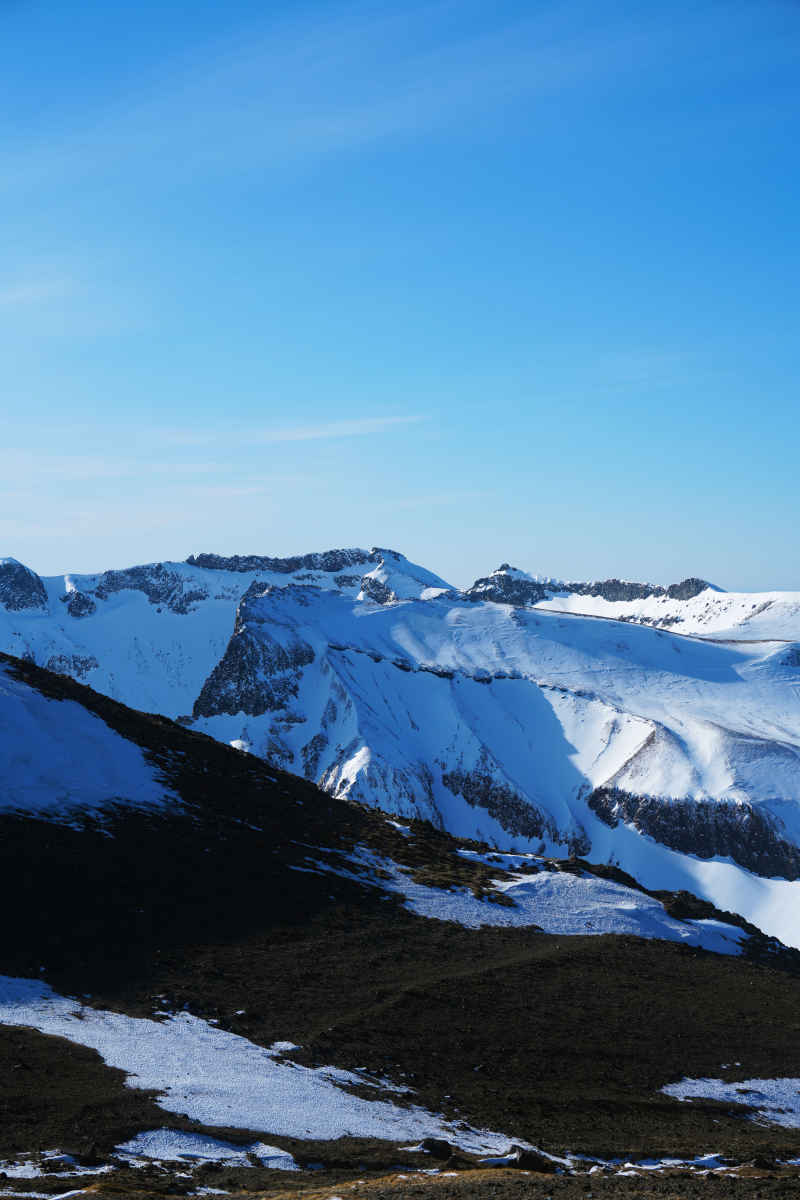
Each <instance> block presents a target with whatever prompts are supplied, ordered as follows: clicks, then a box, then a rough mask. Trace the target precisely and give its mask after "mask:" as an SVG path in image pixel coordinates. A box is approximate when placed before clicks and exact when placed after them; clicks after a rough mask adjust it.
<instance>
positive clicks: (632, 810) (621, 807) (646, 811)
mask: <svg viewBox="0 0 800 1200" xmlns="http://www.w3.org/2000/svg"><path fill="white" fill-rule="evenodd" d="M588 804H589V807H590V808H591V810H592V811H593V812H594V813H596V815H597V816H598V817H599V818H600V820H601V821H604V822H605V824H607V825H608V826H609V827H610V828H612V829H614V828H616V826H617V825H619V823H620V822H621V821H623V822H625V823H626V824H629V825H633V826H634V828H636V829H638V830H640V831H641V832H642V833H646V834H647V835H648V836H649V837H652V838H655V840H656V841H657V842H661V844H662V845H663V846H669V848H670V849H671V850H678V851H680V852H681V853H682V854H694V855H696V856H697V857H698V858H705V859H709V858H714V857H720V858H732V859H733V861H734V862H736V863H739V865H740V866H742V867H746V868H747V869H748V870H749V871H754V872H755V873H756V874H757V875H767V876H780V877H782V878H783V879H800V848H798V847H797V846H795V845H793V844H792V843H791V842H789V841H787V840H786V839H785V838H784V837H782V836H781V834H780V832H779V831H778V829H777V828H776V826H775V824H774V822H773V821H771V820H770V818H769V815H768V814H765V813H763V812H761V811H759V810H758V809H756V808H754V806H753V805H752V804H751V803H749V802H748V801H743V802H739V803H735V802H733V801H725V800H672V799H668V798H665V797H663V796H635V795H632V794H631V793H629V792H625V791H622V790H620V789H619V788H597V789H596V790H595V791H594V792H592V794H591V795H590V796H589V798H588Z"/></svg>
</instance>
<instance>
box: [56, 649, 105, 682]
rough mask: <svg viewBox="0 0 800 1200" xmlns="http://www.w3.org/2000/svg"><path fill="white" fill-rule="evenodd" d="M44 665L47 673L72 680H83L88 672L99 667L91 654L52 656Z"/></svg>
mask: <svg viewBox="0 0 800 1200" xmlns="http://www.w3.org/2000/svg"><path fill="white" fill-rule="evenodd" d="M45 665H46V667H47V670H48V671H55V672H56V673H57V674H58V675H70V676H71V677H72V678H73V679H85V678H86V676H87V675H88V674H89V672H90V671H93V670H94V669H95V667H99V666H100V664H99V662H98V661H97V659H96V658H95V656H94V655H93V654H53V655H52V656H51V657H50V658H49V659H48V660H47V663H46V664H45Z"/></svg>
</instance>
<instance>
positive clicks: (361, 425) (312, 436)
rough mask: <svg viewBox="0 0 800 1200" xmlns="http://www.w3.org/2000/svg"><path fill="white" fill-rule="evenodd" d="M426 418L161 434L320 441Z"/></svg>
mask: <svg viewBox="0 0 800 1200" xmlns="http://www.w3.org/2000/svg"><path fill="white" fill-rule="evenodd" d="M424 420H425V417H423V416H421V415H418V414H413V415H407V416H391V417H356V418H355V419H351V420H344V421H325V422H323V423H321V424H317V425H292V426H276V427H274V428H270V429H260V428H247V429H231V430H224V431H220V430H211V429H205V430H204V429H186V430H172V431H170V432H168V433H165V434H163V435H162V436H161V440H162V441H163V442H164V443H165V444H169V445H173V446H205V445H211V444H214V445H224V446H226V447H229V446H233V445H250V446H252V445H259V446H266V445H270V444H273V443H278V442H317V441H325V440H329V439H331V438H353V437H366V436H367V435H368V434H376V433H390V432H392V430H397V429H402V428H404V427H406V426H409V425H417V424H419V423H420V422H421V421H424Z"/></svg>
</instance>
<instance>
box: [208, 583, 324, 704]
mask: <svg viewBox="0 0 800 1200" xmlns="http://www.w3.org/2000/svg"><path fill="white" fill-rule="evenodd" d="M270 590H271V589H270V588H269V587H265V586H264V585H263V584H258V583H253V584H251V586H250V587H249V588H248V589H247V591H246V592H245V594H244V596H243V597H242V601H241V604H240V605H239V608H238V611H237V613H236V622H235V625H234V631H233V637H232V638H231V640H230V641H229V642H228V646H227V649H226V651H225V653H224V655H223V657H222V659H221V661H220V662H219V663H217V665H216V666H215V667H214V670H213V671H212V672H211V674H210V675H209V677H208V679H207V680H206V682H205V683H204V684H203V687H202V689H201V691H200V695H199V696H198V697H197V700H196V701H195V704H194V711H193V716H195V717H214V716H218V715H220V714H221V713H230V714H236V713H245V714H246V715H247V716H251V717H258V716H261V715H263V714H264V713H267V712H276V711H279V710H282V709H285V708H286V706H287V704H288V702H289V701H290V700H291V699H292V698H293V697H295V696H296V695H297V690H298V684H299V678H300V674H301V672H302V669H303V667H305V666H308V664H309V663H312V662H313V661H314V651H313V650H312V648H311V646H309V645H308V644H307V643H306V642H304V641H303V640H302V639H301V638H299V637H297V636H296V635H294V634H293V633H291V632H290V633H289V634H288V636H286V637H285V641H280V640H279V639H278V638H277V637H275V636H273V634H272V633H271V632H270V630H269V629H268V628H266V627H265V625H264V622H263V620H262V618H261V616H260V614H259V612H258V608H257V605H256V604H255V603H254V602H255V601H258V600H259V599H262V598H263V597H264V596H265V595H267V594H268V593H269V592H270Z"/></svg>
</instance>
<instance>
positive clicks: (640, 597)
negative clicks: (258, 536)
mask: <svg viewBox="0 0 800 1200" xmlns="http://www.w3.org/2000/svg"><path fill="white" fill-rule="evenodd" d="M798 614H800V595H791V594H780V593H773V594H765V595H733V594H730V593H725V592H721V591H719V590H717V589H715V588H712V587H711V586H710V585H707V584H706V583H704V581H702V580H696V579H690V580H686V581H684V582H683V583H681V584H677V585H673V586H670V587H667V588H660V587H653V586H651V585H647V584H631V583H625V582H621V581H618V580H607V581H604V582H602V583H594V584H588V583H584V584H563V583H559V582H554V581H551V580H541V579H536V578H533V577H531V576H528V575H525V574H524V573H523V572H519V571H515V570H513V569H512V568H510V567H508V566H503V567H501V568H500V569H499V570H498V571H496V572H494V573H493V574H492V575H490V576H487V577H486V578H484V579H481V580H478V581H477V582H476V584H474V585H473V587H471V588H469V589H468V590H467V591H465V592H462V593H460V592H458V591H456V590H455V589H454V588H452V587H450V586H449V585H448V584H447V582H446V581H445V580H443V579H441V578H440V577H439V576H437V575H434V574H432V573H431V572H429V571H427V570H424V569H423V568H421V567H417V566H415V565H414V564H411V563H409V562H408V560H406V559H405V558H404V557H403V556H402V555H399V554H397V553H395V552H391V551H386V550H377V549H376V550H370V551H364V550H340V551H329V552H327V553H324V554H316V555H306V556H303V557H297V558H290V559H272V558H264V557H258V556H248V557H234V558H221V557H218V556H215V555H198V556H197V557H192V558H190V559H189V560H187V562H185V563H158V564H152V565H149V566H142V567H133V568H130V569H128V570H124V571H107V572H105V573H104V574H101V575H96V576H59V577H56V578H45V579H39V577H38V576H36V575H34V574H33V573H32V572H30V571H28V570H27V568H24V567H22V566H21V565H20V564H18V563H16V562H14V560H3V562H2V564H0V647H2V648H3V649H5V650H7V651H8V652H10V653H12V654H15V655H18V656H22V657H25V656H27V657H29V658H32V659H34V660H35V661H36V662H37V663H39V664H41V665H43V666H47V667H49V668H50V669H51V670H56V671H61V672H63V673H66V674H69V675H72V676H73V677H75V678H77V679H80V680H83V681H85V682H87V683H90V684H91V685H92V687H94V688H95V689H97V690H99V691H101V692H103V693H105V694H107V695H109V696H111V697H113V698H116V699H119V700H121V701H123V702H124V703H126V704H128V705H131V706H133V707H135V708H140V709H144V710H147V711H150V712H160V713H164V714H166V715H167V716H170V717H173V718H177V719H179V720H180V721H181V722H182V723H184V724H186V725H189V726H191V727H193V728H195V729H197V730H199V731H202V732H206V733H209V734H211V735H212V736H214V737H215V738H217V739H219V740H221V741H225V742H230V743H233V744H234V745H236V746H237V747H239V748H241V749H246V750H248V751H250V752H251V753H253V754H256V755H258V756H259V757H262V758H266V759H268V760H270V761H271V762H273V763H274V764H276V765H278V766H281V767H283V768H285V769H287V770H289V771H292V772H295V773H297V774H301V775H304V776H305V777H306V778H308V779H309V780H312V781H315V782H318V783H319V784H320V786H322V787H323V788H324V789H326V790H327V791H329V792H330V793H332V794H334V795H337V796H341V797H348V798H350V799H356V800H359V801H362V802H364V803H366V804H369V805H372V806H375V807H380V808H383V809H386V810H388V811H391V812H395V813H398V814H401V815H403V816H423V817H426V818H428V819H429V820H431V821H432V822H433V823H434V824H436V825H439V826H440V827H442V828H446V829H448V830H450V831H451V832H454V833H455V834H457V835H459V836H465V837H474V838H479V839H482V840H485V841H488V842H490V843H493V844H496V845H499V846H505V847H509V846H516V847H517V849H520V850H531V849H534V850H542V851H544V852H548V853H554V854H562V855H563V854H566V853H569V852H576V853H580V854H584V855H589V856H590V857H591V858H592V859H593V860H598V859H600V860H603V861H606V860H609V859H614V860H615V861H619V862H620V863H621V865H622V866H623V867H625V869H627V870H630V871H632V872H633V873H634V874H635V875H637V876H638V877H640V878H642V879H644V880H645V882H647V883H648V884H650V885H651V886H656V887H676V886H685V887H687V888H688V889H689V890H692V891H695V892H698V893H699V894H701V895H703V896H706V897H707V898H708V899H710V900H712V901H713V902H714V903H716V904H717V905H719V906H720V907H722V908H727V909H734V910H737V911H741V912H743V913H744V915H745V916H747V917H748V918H749V919H751V920H753V921H754V922H755V923H756V924H758V925H760V926H761V927H762V928H765V929H766V930H767V931H768V932H770V933H775V934H776V935H778V936H780V937H781V938H783V939H784V940H786V941H790V942H794V943H797V942H798V941H800V924H799V923H798V921H797V919H796V918H795V917H794V916H793V914H792V913H791V911H790V909H791V907H793V906H794V893H795V889H796V888H798V887H800V884H795V883H793V882H789V881H794V880H797V879H798V877H800V615H798ZM598 618H599V619H598ZM678 631H680V632H678ZM687 633H689V634H691V635H692V636H686V634H687ZM698 635H699V636H698ZM795 640H796V641H797V643H798V644H794V643H795ZM742 897H743V898H744V899H742Z"/></svg>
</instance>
